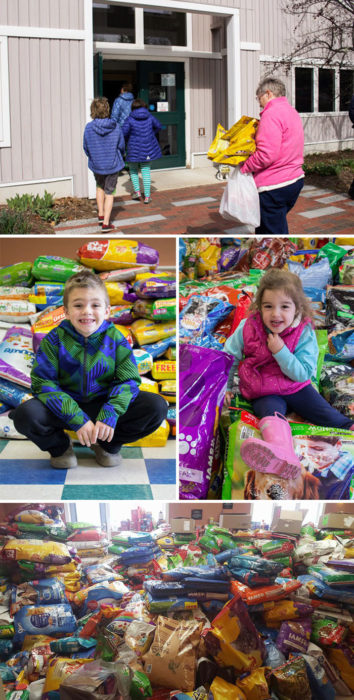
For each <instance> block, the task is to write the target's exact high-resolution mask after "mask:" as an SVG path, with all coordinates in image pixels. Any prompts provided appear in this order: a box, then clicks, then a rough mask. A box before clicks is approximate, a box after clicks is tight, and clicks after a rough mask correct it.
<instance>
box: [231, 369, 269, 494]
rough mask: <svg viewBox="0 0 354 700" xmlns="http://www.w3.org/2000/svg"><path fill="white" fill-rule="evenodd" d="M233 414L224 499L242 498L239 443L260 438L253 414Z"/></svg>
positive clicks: (242, 468)
mask: <svg viewBox="0 0 354 700" xmlns="http://www.w3.org/2000/svg"><path fill="white" fill-rule="evenodd" d="M228 357H229V356H228ZM233 415H234V416H235V417H234V419H233V420H234V422H233V423H231V425H230V426H229V427H228V431H227V441H226V449H225V454H224V465H225V467H224V472H225V475H224V483H223V490H222V497H223V499H224V500H228V499H230V498H231V499H235V498H243V489H244V486H245V477H246V473H247V471H248V466H247V464H246V463H245V462H244V461H243V459H242V457H241V452H240V448H241V444H242V442H243V440H245V439H246V438H248V437H258V438H260V436H261V434H260V432H259V428H258V419H257V418H256V417H255V416H253V415H252V414H251V413H248V411H237V412H236V411H235V412H234V414H233ZM246 486H247V484H246Z"/></svg>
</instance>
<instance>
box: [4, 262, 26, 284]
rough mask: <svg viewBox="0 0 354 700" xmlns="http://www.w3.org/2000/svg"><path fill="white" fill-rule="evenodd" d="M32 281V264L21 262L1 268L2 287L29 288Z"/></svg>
mask: <svg viewBox="0 0 354 700" xmlns="http://www.w3.org/2000/svg"><path fill="white" fill-rule="evenodd" d="M31 279H32V263H31V262H20V263H15V264H14V265H7V266H6V267H0V287H8V286H12V285H18V286H21V287H27V286H29V284H30V282H31Z"/></svg>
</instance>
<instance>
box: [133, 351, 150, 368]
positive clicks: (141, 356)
mask: <svg viewBox="0 0 354 700" xmlns="http://www.w3.org/2000/svg"><path fill="white" fill-rule="evenodd" d="M133 355H134V357H135V362H136V364H137V368H138V372H139V374H146V373H147V372H150V370H151V369H152V366H153V359H152V355H150V353H149V352H146V351H145V350H142V348H140V349H138V348H136V349H134V350H133Z"/></svg>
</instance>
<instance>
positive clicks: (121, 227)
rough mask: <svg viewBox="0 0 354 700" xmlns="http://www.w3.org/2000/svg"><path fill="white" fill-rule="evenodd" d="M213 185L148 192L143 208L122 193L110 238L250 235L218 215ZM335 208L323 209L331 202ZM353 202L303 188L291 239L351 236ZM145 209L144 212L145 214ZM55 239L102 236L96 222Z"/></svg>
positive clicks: (73, 225) (70, 226)
mask: <svg viewBox="0 0 354 700" xmlns="http://www.w3.org/2000/svg"><path fill="white" fill-rule="evenodd" d="M225 184H226V183H225V182H224V183H219V182H217V181H216V180H214V182H212V179H211V184H208V185H205V184H204V185H201V186H197V187H186V188H184V189H180V188H179V189H175V190H163V191H153V193H152V202H151V204H149V206H148V207H145V206H144V205H143V204H142V203H141V202H132V200H131V199H130V198H128V197H127V193H124V194H123V195H121V196H119V197H116V198H115V204H114V209H113V217H112V218H113V223H114V225H115V226H116V230H115V232H114V234H116V235H129V236H132V235H136V233H137V232H139V235H144V234H150V235H158V234H163V235H176V234H186V235H189V236H193V235H218V234H219V235H225V234H226V235H230V234H234V235H241V234H244V233H246V234H247V233H250V232H249V231H245V230H244V227H242V226H241V225H237V224H233V223H232V221H226V220H225V219H223V218H222V217H221V216H220V214H219V206H220V199H221V196H222V193H223V190H224V187H225ZM334 202H335V203H336V206H328V205H329V204H331V203H334ZM353 204H354V202H353V200H351V199H349V197H347V196H346V195H345V194H344V195H338V194H337V193H335V192H332V191H330V190H325V189H319V188H318V187H313V186H311V185H305V187H304V188H303V190H302V192H301V195H300V197H299V199H298V200H297V202H296V204H295V207H294V208H293V209H292V211H291V212H289V214H288V224H289V232H290V235H292V236H315V235H319V234H320V235H321V237H324V236H339V235H340V236H342V235H345V234H353ZM147 209H148V212H147V211H146V210H147ZM55 233H56V234H58V235H60V236H72V235H74V234H75V235H79V236H80V235H82V236H86V235H90V234H91V235H98V236H99V235H102V231H101V229H100V228H99V227H98V225H97V219H86V220H85V221H80V220H78V221H72V222H68V221H67V222H63V223H61V224H60V225H59V226H57V227H55Z"/></svg>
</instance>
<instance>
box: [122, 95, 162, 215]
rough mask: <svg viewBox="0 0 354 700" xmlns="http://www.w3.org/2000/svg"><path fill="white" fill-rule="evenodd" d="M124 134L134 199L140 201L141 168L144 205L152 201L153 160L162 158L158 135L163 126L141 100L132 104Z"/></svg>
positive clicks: (125, 123) (124, 125)
mask: <svg viewBox="0 0 354 700" xmlns="http://www.w3.org/2000/svg"><path fill="white" fill-rule="evenodd" d="M122 129H123V134H124V138H125V142H126V148H127V157H126V159H127V163H128V166H129V172H130V177H131V181H132V183H133V187H134V194H133V199H140V197H141V192H140V185H139V167H140V170H141V175H142V178H143V185H144V203H145V204H148V203H149V202H150V201H151V197H150V188H151V173H150V163H151V161H152V160H157V158H161V155H162V153H161V148H160V146H159V142H158V140H157V134H158V132H159V131H160V129H162V124H161V123H160V122H159V120H158V119H156V117H154V116H153V115H152V114H150V112H149V110H148V109H147V107H146V104H145V102H143V100H140V99H139V98H138V99H136V100H134V101H133V102H132V109H131V112H130V114H129V117H127V119H126V120H125V122H124V124H123V127H122Z"/></svg>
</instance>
